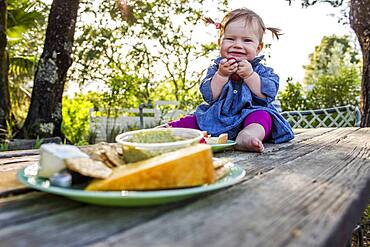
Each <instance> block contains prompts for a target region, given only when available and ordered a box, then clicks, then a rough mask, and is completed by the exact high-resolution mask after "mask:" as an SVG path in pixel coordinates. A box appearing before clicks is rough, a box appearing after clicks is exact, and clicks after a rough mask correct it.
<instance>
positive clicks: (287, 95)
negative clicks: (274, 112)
mask: <svg viewBox="0 0 370 247" xmlns="http://www.w3.org/2000/svg"><path fill="white" fill-rule="evenodd" d="M278 100H280V102H281V109H282V110H283V111H296V110H302V109H304V108H305V103H306V98H305V93H304V90H303V87H302V85H301V84H300V83H293V82H292V81H288V82H287V85H286V87H285V90H284V91H282V92H281V93H280V94H279V95H278Z"/></svg>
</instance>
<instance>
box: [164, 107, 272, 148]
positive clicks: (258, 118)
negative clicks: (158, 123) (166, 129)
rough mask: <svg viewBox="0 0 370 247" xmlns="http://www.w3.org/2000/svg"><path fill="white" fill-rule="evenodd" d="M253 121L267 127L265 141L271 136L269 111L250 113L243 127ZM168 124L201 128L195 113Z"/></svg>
mask: <svg viewBox="0 0 370 247" xmlns="http://www.w3.org/2000/svg"><path fill="white" fill-rule="evenodd" d="M252 123H258V124H260V125H262V127H263V128H264V129H265V137H264V138H263V141H265V140H267V139H268V138H270V134H271V128H272V119H271V116H270V114H269V113H268V112H267V111H263V110H257V111H254V112H252V113H250V114H249V115H248V116H247V117H246V118H245V119H244V121H243V128H244V127H246V126H248V125H250V124H252ZM168 125H169V126H171V127H173V128H189V129H200V128H199V126H198V123H197V119H196V117H195V116H194V115H187V116H185V117H182V118H180V119H179V120H175V121H172V122H169V123H168Z"/></svg>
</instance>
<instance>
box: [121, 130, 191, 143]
mask: <svg viewBox="0 0 370 247" xmlns="http://www.w3.org/2000/svg"><path fill="white" fill-rule="evenodd" d="M181 140H185V138H183V137H179V136H174V135H173V133H172V131H170V130H168V131H163V130H158V131H144V132H139V133H135V134H133V135H132V137H131V138H129V139H128V140H127V141H128V142H136V143H165V142H176V141H181Z"/></svg>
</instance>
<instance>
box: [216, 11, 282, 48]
mask: <svg viewBox="0 0 370 247" xmlns="http://www.w3.org/2000/svg"><path fill="white" fill-rule="evenodd" d="M240 19H242V20H245V22H246V24H249V25H253V26H254V28H255V29H256V30H255V31H256V32H257V35H258V38H259V41H260V42H262V38H263V34H264V33H265V31H266V29H267V30H269V31H271V33H272V37H276V38H277V39H279V36H280V35H282V33H281V29H279V28H274V27H266V26H265V24H264V22H263V20H262V18H261V17H260V16H259V15H258V14H256V13H255V12H254V11H252V10H250V9H247V8H240V9H235V10H232V11H230V12H228V13H227V14H226V15H225V17H224V18H223V19H222V21H221V25H220V33H219V38H220V39H221V38H222V36H223V35H224V33H225V28H226V27H227V25H228V24H229V23H231V22H233V21H236V20H240Z"/></svg>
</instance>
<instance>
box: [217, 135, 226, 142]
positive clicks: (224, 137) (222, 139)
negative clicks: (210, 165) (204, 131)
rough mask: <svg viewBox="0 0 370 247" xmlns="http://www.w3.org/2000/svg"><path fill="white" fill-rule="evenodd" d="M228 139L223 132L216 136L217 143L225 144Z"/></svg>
mask: <svg viewBox="0 0 370 247" xmlns="http://www.w3.org/2000/svg"><path fill="white" fill-rule="evenodd" d="M227 139H228V135H227V133H223V134H221V135H219V136H218V138H217V144H226V143H227Z"/></svg>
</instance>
